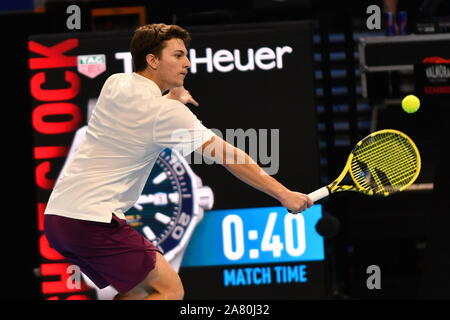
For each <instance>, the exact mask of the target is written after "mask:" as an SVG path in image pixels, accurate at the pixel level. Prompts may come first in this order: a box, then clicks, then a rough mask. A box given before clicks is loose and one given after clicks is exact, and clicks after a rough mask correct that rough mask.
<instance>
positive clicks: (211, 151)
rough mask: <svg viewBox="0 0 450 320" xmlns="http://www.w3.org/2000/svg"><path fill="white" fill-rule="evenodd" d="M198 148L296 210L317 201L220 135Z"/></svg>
mask: <svg viewBox="0 0 450 320" xmlns="http://www.w3.org/2000/svg"><path fill="white" fill-rule="evenodd" d="M197 152H201V153H202V154H203V156H205V157H208V158H209V159H212V160H214V162H215V163H218V164H221V165H222V166H223V167H225V168H226V169H227V170H228V171H229V172H231V173H232V174H233V175H234V176H236V177H237V178H238V179H240V180H241V181H243V182H245V183H247V184H248V185H250V186H252V187H253V188H255V189H257V190H259V191H261V192H264V193H266V194H268V195H269V196H271V197H273V198H275V199H277V200H278V201H279V202H280V203H281V204H282V205H283V206H284V207H285V208H287V209H289V210H291V211H292V212H293V213H298V212H302V211H304V210H306V209H307V208H309V207H311V206H312V205H313V202H312V201H311V199H309V198H308V196H307V195H306V194H303V193H300V192H294V191H291V190H289V189H288V188H286V187H285V186H283V185H282V184H281V183H280V182H278V181H277V180H276V179H275V178H273V177H272V176H270V175H268V174H267V173H266V172H265V171H264V170H263V169H262V168H261V167H260V166H259V165H258V164H257V163H256V162H255V161H254V160H253V159H252V158H251V157H250V156H249V155H248V154H247V153H246V152H244V151H242V150H241V149H239V148H236V147H235V146H233V145H231V144H229V143H228V142H226V141H224V140H223V139H221V138H220V137H218V136H214V137H212V138H211V139H210V140H208V141H206V142H205V143H204V144H203V145H202V146H201V148H200V150H197Z"/></svg>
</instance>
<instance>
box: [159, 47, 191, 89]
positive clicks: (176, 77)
mask: <svg viewBox="0 0 450 320" xmlns="http://www.w3.org/2000/svg"><path fill="white" fill-rule="evenodd" d="M158 60H159V63H158V74H159V78H160V81H161V85H162V86H163V88H164V90H167V89H172V88H176V87H180V86H182V85H183V84H184V78H185V77H186V75H187V73H188V68H189V67H190V66H191V63H190V61H189V59H188V57H187V50H186V47H185V45H184V42H183V40H181V39H175V38H174V39H170V40H167V41H166V46H165V48H164V49H163V50H162V52H161V55H160V57H159V59H158Z"/></svg>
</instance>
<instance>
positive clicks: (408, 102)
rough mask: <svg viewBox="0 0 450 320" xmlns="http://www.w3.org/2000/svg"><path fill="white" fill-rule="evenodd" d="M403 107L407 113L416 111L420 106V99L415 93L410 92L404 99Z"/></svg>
mask: <svg viewBox="0 0 450 320" xmlns="http://www.w3.org/2000/svg"><path fill="white" fill-rule="evenodd" d="M402 108H403V110H404V111H405V112H406V113H414V112H416V111H417V110H419V108H420V100H419V98H417V97H416V96H415V95H412V94H410V95H409V96H406V97H404V98H403V100H402Z"/></svg>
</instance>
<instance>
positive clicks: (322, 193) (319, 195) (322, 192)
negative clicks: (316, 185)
mask: <svg viewBox="0 0 450 320" xmlns="http://www.w3.org/2000/svg"><path fill="white" fill-rule="evenodd" d="M329 194H330V191H329V190H328V188H327V187H322V188H320V189H317V190H316V191H313V192H311V193H310V194H308V197H309V198H310V199H311V200H312V201H313V202H316V201H319V200H320V199H323V198H326V197H328V195H329Z"/></svg>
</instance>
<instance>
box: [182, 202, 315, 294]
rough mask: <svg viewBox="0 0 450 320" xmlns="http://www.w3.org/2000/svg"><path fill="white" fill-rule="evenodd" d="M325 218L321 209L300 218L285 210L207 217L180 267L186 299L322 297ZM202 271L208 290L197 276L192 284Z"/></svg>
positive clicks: (215, 212)
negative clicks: (321, 228) (321, 225)
mask: <svg viewBox="0 0 450 320" xmlns="http://www.w3.org/2000/svg"><path fill="white" fill-rule="evenodd" d="M321 216H322V207H321V205H320V204H319V205H314V206H312V207H311V208H309V209H308V210H306V211H305V212H303V213H300V214H297V215H293V214H291V213H288V212H287V210H286V208H284V207H267V208H249V209H231V210H213V211H207V212H205V216H204V219H203V221H202V222H201V223H200V224H199V225H198V227H197V229H196V232H195V236H193V237H192V239H191V241H190V243H189V245H188V247H187V249H186V253H185V256H184V259H183V263H182V269H181V276H182V278H183V281H184V282H185V283H186V284H187V285H188V286H189V285H190V286H191V287H190V288H191V289H190V292H189V293H188V295H189V296H188V298H200V299H202V298H208V299H209V298H218V299H222V298H243V299H246V298H248V297H249V295H250V296H251V297H254V298H265V297H270V298H272V299H273V298H277V297H278V298H283V297H284V298H289V297H290V295H292V294H294V293H295V294H296V298H302V297H303V298H308V297H309V298H311V297H314V296H315V297H320V296H321V294H323V288H324V287H323V286H324V279H323V274H324V270H323V261H324V243H323V238H322V237H321V236H320V235H319V234H318V233H317V231H316V230H315V225H316V223H317V221H318V220H319V219H320V218H321ZM199 270H202V279H203V281H202V284H205V286H207V287H208V288H209V290H208V289H207V288H206V287H202V284H200V285H199V283H198V276H197V278H196V279H195V278H192V281H193V283H192V284H190V283H189V282H190V281H191V275H192V276H193V275H195V274H196V273H197V274H198V272H199ZM194 282H196V284H195V285H194ZM211 288H213V289H214V290H211ZM205 292H207V295H204V294H205ZM214 292H220V293H221V294H220V295H217V296H214Z"/></svg>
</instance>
